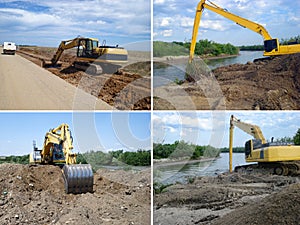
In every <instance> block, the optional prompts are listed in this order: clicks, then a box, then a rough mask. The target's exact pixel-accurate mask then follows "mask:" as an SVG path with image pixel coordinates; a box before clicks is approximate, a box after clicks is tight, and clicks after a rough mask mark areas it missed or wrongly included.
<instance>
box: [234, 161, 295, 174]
mask: <svg viewBox="0 0 300 225" xmlns="http://www.w3.org/2000/svg"><path fill="white" fill-rule="evenodd" d="M234 171H235V172H240V171H256V172H260V173H268V174H275V175H282V176H299V175H300V162H299V161H295V162H271V163H258V164H249V165H243V166H237V167H235V168H234Z"/></svg>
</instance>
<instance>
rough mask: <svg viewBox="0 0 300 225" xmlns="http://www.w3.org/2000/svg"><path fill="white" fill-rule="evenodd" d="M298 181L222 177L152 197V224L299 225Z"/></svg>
mask: <svg viewBox="0 0 300 225" xmlns="http://www.w3.org/2000/svg"><path fill="white" fill-rule="evenodd" d="M299 181H300V180H299V177H287V176H277V175H268V174H260V173H253V174H250V173H233V174H221V175H218V176H217V177H199V178H196V179H195V180H192V182H190V183H188V184H175V185H172V186H170V187H168V188H166V189H165V190H164V191H163V192H162V193H161V194H156V195H155V197H154V224H187V225H189V224H239V225H242V224H243V225H244V224H249V225H250V224H298V223H299V215H298V212H299V210H300V200H299V197H300V192H299V188H300V184H299Z"/></svg>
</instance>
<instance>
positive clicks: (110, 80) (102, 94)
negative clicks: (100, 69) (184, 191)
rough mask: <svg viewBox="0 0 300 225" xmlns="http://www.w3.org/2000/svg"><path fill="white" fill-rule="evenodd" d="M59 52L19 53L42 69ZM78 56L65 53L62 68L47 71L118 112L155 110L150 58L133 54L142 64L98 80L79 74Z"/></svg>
mask: <svg viewBox="0 0 300 225" xmlns="http://www.w3.org/2000/svg"><path fill="white" fill-rule="evenodd" d="M55 51H56V49H55V48H43V47H26V48H24V47H23V48H21V49H20V51H18V53H19V54H20V55H22V56H23V57H25V58H27V59H29V60H31V61H32V62H34V63H36V64H37V65H41V59H44V60H48V61H49V60H50V59H51V58H52V56H53V55H54V54H55ZM130 54H132V57H131V55H130ZM75 55H76V51H75V50H74V49H69V50H66V51H64V53H63V54H62V56H61V58H60V63H61V67H54V68H53V67H52V68H47V70H49V71H50V72H52V73H53V74H55V75H56V76H58V77H60V78H62V79H63V80H65V81H67V82H68V83H70V84H72V85H74V86H76V87H78V88H80V89H82V90H84V91H86V92H87V93H90V94H92V95H94V96H95V97H97V98H100V99H102V100H103V101H105V102H107V103H108V104H110V105H111V106H114V107H115V108H117V109H120V110H122V109H124V110H148V109H150V108H151V97H150V96H151V91H150V87H151V79H150V75H151V63H150V61H148V60H147V56H148V55H147V54H142V53H140V52H137V53H136V52H129V57H131V58H133V59H134V60H136V57H137V56H138V57H140V58H139V60H140V61H141V62H133V63H131V64H129V65H127V66H125V67H124V68H122V69H119V70H118V71H117V73H114V74H101V75H98V76H95V75H89V74H87V73H85V72H84V71H79V70H77V69H76V68H75V67H74V66H73V62H74V61H75V60H76V57H75ZM143 57H144V58H143Z"/></svg>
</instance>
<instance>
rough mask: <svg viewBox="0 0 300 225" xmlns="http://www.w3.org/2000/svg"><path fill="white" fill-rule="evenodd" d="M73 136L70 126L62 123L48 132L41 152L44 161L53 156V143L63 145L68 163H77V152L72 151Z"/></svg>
mask: <svg viewBox="0 0 300 225" xmlns="http://www.w3.org/2000/svg"><path fill="white" fill-rule="evenodd" d="M72 142H73V141H72V136H71V131H70V129H69V126H68V125H67V124H61V125H60V126H58V127H57V128H54V129H52V130H50V131H49V132H47V133H46V136H45V141H44V147H43V149H42V152H41V156H42V162H46V161H48V160H49V159H51V158H52V154H53V153H52V148H53V144H57V145H61V148H62V151H63V153H64V156H65V162H66V164H67V165H69V164H76V156H77V155H76V154H75V153H73V152H72V149H73V144H72Z"/></svg>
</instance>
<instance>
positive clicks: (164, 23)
mask: <svg viewBox="0 0 300 225" xmlns="http://www.w3.org/2000/svg"><path fill="white" fill-rule="evenodd" d="M170 20H171V18H170V17H165V18H162V20H161V23H160V26H162V27H167V26H169V25H170Z"/></svg>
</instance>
